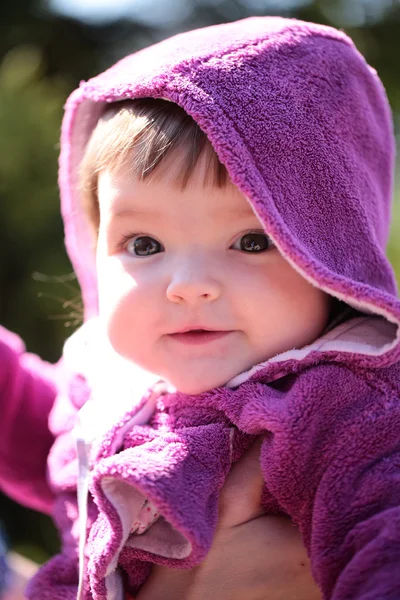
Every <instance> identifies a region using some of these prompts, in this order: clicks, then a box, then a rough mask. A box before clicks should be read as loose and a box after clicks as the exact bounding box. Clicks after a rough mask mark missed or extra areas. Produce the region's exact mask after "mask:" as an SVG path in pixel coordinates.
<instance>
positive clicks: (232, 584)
mask: <svg viewBox="0 0 400 600" xmlns="http://www.w3.org/2000/svg"><path fill="white" fill-rule="evenodd" d="M260 445H261V441H260V442H256V443H255V444H254V445H253V446H252V447H251V448H250V449H249V450H248V452H247V453H246V454H245V455H244V456H243V458H242V459H241V460H240V461H238V462H237V463H236V464H235V465H234V466H233V467H232V470H231V472H230V473H229V476H228V478H227V480H226V483H225V485H224V488H223V490H222V492H221V498H220V506H219V522H218V527H217V530H216V533H215V537H214V540H213V545H212V548H211V550H210V552H209V553H208V555H207V557H206V558H205V560H204V561H203V562H202V563H201V564H200V565H199V566H198V567H195V568H193V569H188V570H181V569H177V570H174V569H169V568H167V567H161V566H157V565H155V566H154V567H153V569H152V572H151V574H150V576H149V578H148V580H147V581H146V583H145V585H144V586H143V588H142V589H141V591H140V593H139V595H138V597H137V598H138V600H209V599H212V600H214V599H217V600H320V598H321V594H320V591H319V589H318V588H317V586H316V584H315V582H314V580H313V579H312V577H311V573H310V564H309V561H308V558H307V555H306V551H305V548H304V546H303V543H302V541H301V538H300V534H299V532H298V530H297V528H296V527H294V525H293V524H292V522H291V520H290V519H288V518H286V517H274V516H271V515H265V514H264V513H263V511H262V509H261V507H260V498H261V492H262V486H263V480H262V476H261V471H260V463H259V453H260Z"/></svg>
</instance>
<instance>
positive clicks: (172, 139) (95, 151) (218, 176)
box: [79, 98, 229, 237]
mask: <svg viewBox="0 0 400 600" xmlns="http://www.w3.org/2000/svg"><path fill="white" fill-rule="evenodd" d="M132 150H134V151H133V152H132ZM175 150H180V151H181V154H182V158H181V159H180V160H181V161H182V168H181V169H179V172H178V173H177V175H176V178H175V180H174V181H173V183H174V184H176V185H177V186H180V187H181V188H182V189H184V188H185V186H186V185H187V183H188V181H189V180H190V177H191V175H192V173H193V171H194V169H195V167H196V164H197V162H198V160H199V158H200V156H201V155H202V154H203V153H205V154H206V157H207V169H206V172H205V180H204V185H205V186H206V185H209V184H211V185H216V186H217V187H224V186H225V185H226V184H227V183H228V181H229V176H228V173H227V171H226V168H225V167H224V165H223V164H222V163H221V162H220V160H219V158H218V156H217V154H216V153H215V150H214V148H213V147H212V145H211V143H210V142H209V140H208V138H207V136H206V135H205V133H204V132H203V131H202V130H201V129H200V127H199V126H198V125H197V123H196V122H195V121H194V120H193V119H192V118H191V117H190V116H189V115H188V114H187V113H186V112H185V111H184V110H183V109H182V108H181V107H180V106H178V105H177V104H174V103H172V102H169V101H167V100H161V99H154V98H143V99H137V100H123V101H120V102H113V103H111V104H109V105H108V106H107V107H106V109H105V111H104V113H103V114H102V116H101V117H100V119H99V121H98V123H97V125H96V127H95V129H94V130H93V132H92V135H91V137H90V140H89V142H88V144H87V146H86V150H85V153H84V156H83V159H82V161H81V164H80V172H79V187H80V194H81V201H82V208H83V210H84V212H85V214H86V216H87V218H88V220H89V223H90V225H91V227H92V229H93V232H94V234H95V237H97V234H98V227H99V223H100V213H99V205H98V197H97V182H98V176H99V173H100V172H101V171H102V170H104V169H105V168H110V169H111V170H114V169H115V170H116V169H118V168H119V167H120V166H122V165H126V164H129V166H130V168H131V170H132V175H133V176H134V177H137V178H138V179H140V180H144V179H146V178H149V177H150V176H153V177H157V176H159V177H162V176H163V175H164V174H165V169H164V171H163V168H162V167H163V165H165V159H166V157H167V156H169V155H171V153H172V152H174V151H175Z"/></svg>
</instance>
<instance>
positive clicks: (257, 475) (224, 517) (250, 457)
mask: <svg viewBox="0 0 400 600" xmlns="http://www.w3.org/2000/svg"><path fill="white" fill-rule="evenodd" d="M262 441H263V439H262V438H258V439H257V440H256V441H255V442H254V444H253V445H252V446H251V447H250V448H249V449H248V450H247V452H246V453H245V454H244V455H243V456H242V458H241V459H240V460H238V461H237V462H236V463H235V464H234V465H233V467H232V469H231V471H230V472H229V474H228V477H227V478H226V481H225V484H224V486H223V488H222V490H221V495H220V501H219V522H218V527H225V528H229V527H235V526H236V525H240V524H242V523H246V522H247V521H251V520H252V519H255V518H257V517H259V516H261V515H263V514H264V511H263V509H262V507H261V494H262V490H263V486H264V480H263V478H262V474H261V467H260V449H261V444H262Z"/></svg>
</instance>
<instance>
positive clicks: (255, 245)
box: [232, 231, 273, 253]
mask: <svg viewBox="0 0 400 600" xmlns="http://www.w3.org/2000/svg"><path fill="white" fill-rule="evenodd" d="M272 246H273V243H272V241H271V240H270V239H269V237H268V236H267V235H266V234H265V233H264V232H262V231H249V232H248V233H245V234H244V235H242V236H240V238H238V239H237V240H236V242H235V243H234V244H233V246H232V248H234V249H235V250H241V251H242V252H247V253H260V252H265V251H266V250H269V249H270V248H271V247H272Z"/></svg>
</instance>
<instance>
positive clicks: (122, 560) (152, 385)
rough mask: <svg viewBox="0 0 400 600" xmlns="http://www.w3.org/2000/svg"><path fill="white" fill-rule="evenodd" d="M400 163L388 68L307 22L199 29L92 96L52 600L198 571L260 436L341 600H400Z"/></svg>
mask: <svg viewBox="0 0 400 600" xmlns="http://www.w3.org/2000/svg"><path fill="white" fill-rule="evenodd" d="M393 156H394V141H393V132H392V124H391V118H390V111H389V108H388V103H387V100H386V96H385V93H384V90H383V88H382V85H381V83H380V81H379V79H378V77H377V75H376V73H375V72H374V71H373V70H372V69H371V68H370V67H368V66H367V65H366V63H365V61H364V59H363V58H362V57H361V55H360V54H359V53H358V52H357V50H356V49H355V47H354V46H353V44H352V42H351V41H350V40H349V38H347V37H346V36H345V34H343V33H341V32H338V31H336V30H334V29H332V28H329V27H323V26H319V25H314V24H311V23H304V22H300V21H296V20H288V19H281V18H253V19H248V20H246V21H239V22H236V23H231V24H226V25H221V26H216V27H210V28H206V29H202V30H198V31H193V32H189V33H185V34H182V35H179V36H176V37H174V38H172V39H170V40H166V41H165V42H162V43H160V44H158V45H156V46H153V47H151V48H148V49H145V50H142V51H141V52H138V53H137V54H135V55H133V56H129V57H127V58H125V59H124V60H122V61H120V62H119V63H117V65H115V66H114V67H112V68H111V69H109V70H108V71H106V72H105V73H104V74H102V75H99V76H98V77H96V78H94V79H93V80H91V81H89V82H87V83H83V84H82V85H81V87H80V89H79V90H77V91H76V92H74V93H73V94H72V96H71V98H70V100H69V101H68V103H67V107H66V115H65V119H64V123H63V130H62V151H61V158H60V188H61V195H62V207H63V216H64V221H65V230H66V243H67V248H68V251H69V254H70V257H71V260H72V262H73V265H74V268H75V271H76V273H77V276H78V279H79V282H80V284H81V288H82V294H83V300H84V306H85V323H84V325H83V326H82V327H81V329H80V330H79V331H78V332H76V333H75V334H74V335H73V336H72V337H71V338H70V339H69V340H68V341H67V343H66V347H65V353H64V363H65V365H66V369H68V370H69V373H70V377H69V380H68V384H67V385H66V387H65V391H64V392H61V393H60V394H59V398H58V401H57V404H56V406H55V408H54V410H53V414H52V417H51V426H52V431H53V433H54V434H55V435H56V436H57V440H56V442H55V444H54V445H53V448H52V450H51V452H50V456H49V475H50V481H51V484H52V487H53V490H54V491H55V493H56V494H57V495H58V499H57V502H56V509H55V514H56V519H57V523H58V525H59V527H60V531H61V533H62V539H63V547H62V552H61V554H60V555H59V556H57V557H55V558H53V559H52V560H51V561H50V562H49V563H48V564H47V565H46V566H45V567H43V569H42V570H41V571H40V572H39V574H38V575H37V576H36V578H35V579H34V581H33V583H32V584H31V586H30V591H29V594H28V596H29V598H32V599H34V600H36V599H39V598H40V599H41V600H47V599H51V600H57V599H60V600H61V599H64V598H68V599H69V598H71V599H72V598H75V597H76V595H77V596H78V598H86V599H89V598H91V599H93V600H100V599H101V600H103V599H104V600H106V599H107V600H111V599H113V600H114V599H115V600H120V599H122V598H124V595H125V594H126V593H128V594H129V595H132V596H133V595H135V594H137V593H138V591H139V590H140V589H141V586H142V585H143V583H144V582H145V580H146V578H147V576H148V574H149V572H150V567H151V564H152V563H153V564H154V563H155V564H159V565H165V566H168V567H171V568H190V567H193V566H196V565H198V564H199V563H200V562H201V561H202V560H203V559H204V558H205V556H206V555H207V552H208V551H209V549H210V546H211V543H212V539H213V536H214V533H215V527H216V523H217V517H218V498H219V493H220V490H221V487H222V485H223V483H224V481H225V479H226V476H227V474H228V472H229V470H230V468H231V466H232V463H233V462H235V461H237V460H238V459H239V458H240V457H241V456H242V455H243V453H244V452H245V451H246V450H247V449H248V448H249V447H250V445H251V444H253V443H254V441H255V440H256V439H257V438H261V439H262V445H261V453H260V463H261V469H262V474H263V478H264V482H265V485H264V490H263V494H262V497H261V498H260V505H261V506H262V509H263V510H264V511H266V512H271V513H275V514H279V513H285V514H287V515H289V516H290V517H291V518H292V519H293V521H294V523H295V524H296V525H297V526H298V527H299V528H300V530H301V533H302V536H303V540H304V544H305V546H306V548H307V550H308V553H309V555H310V559H311V565H312V569H313V575H314V577H315V579H316V581H317V583H318V585H319V586H320V588H321V590H322V593H323V597H324V598H326V599H328V598H329V599H334V600H344V599H349V598H352V599H353V600H356V599H360V600H361V599H363V600H367V598H368V599H369V598H370V599H374V600H375V599H377V598H379V599H380V600H395V598H398V594H399V591H398V590H399V586H400V574H399V569H398V562H399V558H400V543H399V542H400V507H399V498H400V481H399V477H398V471H399V454H398V453H399V435H398V432H399V427H400V403H399V397H400V377H399V376H400V364H399V360H400V346H399V324H400V301H399V299H398V298H397V296H396V288H395V280H394V275H393V272H392V269H391V267H390V265H389V263H388V261H387V259H386V257H385V254H384V248H385V245H386V241H387V236H388V229H389V214H390V202H391V191H392V178H393ZM79 409H80V410H79ZM78 410H79V412H77V411H78ZM76 441H77V444H76ZM78 517H79V518H78ZM78 562H79V566H80V569H79V577H78ZM78 579H79V581H78ZM77 589H78V591H77Z"/></svg>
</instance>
